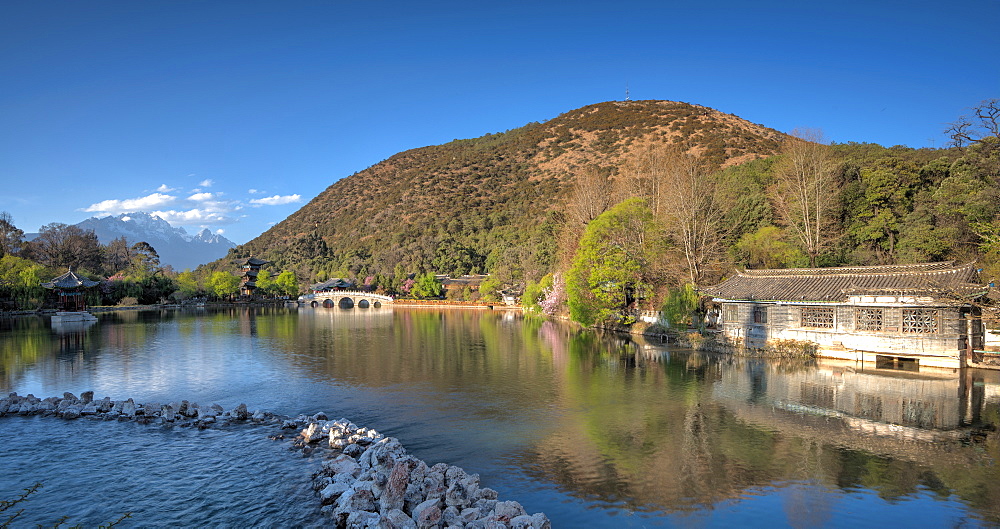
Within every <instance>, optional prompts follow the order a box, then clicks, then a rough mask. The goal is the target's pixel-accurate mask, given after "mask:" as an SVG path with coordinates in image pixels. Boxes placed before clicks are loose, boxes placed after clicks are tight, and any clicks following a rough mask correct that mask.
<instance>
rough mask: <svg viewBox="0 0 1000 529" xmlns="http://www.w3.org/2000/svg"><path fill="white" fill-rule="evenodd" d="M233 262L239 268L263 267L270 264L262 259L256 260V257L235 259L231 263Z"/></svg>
mask: <svg viewBox="0 0 1000 529" xmlns="http://www.w3.org/2000/svg"><path fill="white" fill-rule="evenodd" d="M233 262H234V263H236V264H238V265H240V266H264V265H266V264H268V263H270V262H271V261H265V260H263V259H257V258H256V257H247V258H244V259H237V260H236V261H233Z"/></svg>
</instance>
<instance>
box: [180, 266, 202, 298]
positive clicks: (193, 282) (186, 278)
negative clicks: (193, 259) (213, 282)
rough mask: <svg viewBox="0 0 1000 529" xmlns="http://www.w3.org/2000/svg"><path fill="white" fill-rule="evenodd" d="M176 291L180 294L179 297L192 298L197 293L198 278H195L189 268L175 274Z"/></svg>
mask: <svg viewBox="0 0 1000 529" xmlns="http://www.w3.org/2000/svg"><path fill="white" fill-rule="evenodd" d="M175 281H176V282H177V291H178V292H180V294H181V299H187V298H193V297H195V296H197V295H198V291H199V290H200V289H199V287H198V279H197V278H195V276H194V273H192V272H191V270H184V271H183V272H181V273H180V274H177V279H175Z"/></svg>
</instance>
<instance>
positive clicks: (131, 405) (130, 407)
mask: <svg viewBox="0 0 1000 529" xmlns="http://www.w3.org/2000/svg"><path fill="white" fill-rule="evenodd" d="M121 414H122V415H124V416H126V417H128V418H129V419H133V418H135V401H134V400H132V399H128V400H126V401H125V402H123V403H122V411H121Z"/></svg>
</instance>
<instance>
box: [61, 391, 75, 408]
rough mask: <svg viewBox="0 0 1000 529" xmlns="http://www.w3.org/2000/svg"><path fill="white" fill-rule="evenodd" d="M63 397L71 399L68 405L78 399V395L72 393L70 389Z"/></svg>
mask: <svg viewBox="0 0 1000 529" xmlns="http://www.w3.org/2000/svg"><path fill="white" fill-rule="evenodd" d="M63 398H64V399H66V400H68V401H69V402H68V403H67V406H68V405H70V404H73V403H74V402H76V400H77V399H76V395H74V394H72V393H70V392H68V391H67V392H65V393H63Z"/></svg>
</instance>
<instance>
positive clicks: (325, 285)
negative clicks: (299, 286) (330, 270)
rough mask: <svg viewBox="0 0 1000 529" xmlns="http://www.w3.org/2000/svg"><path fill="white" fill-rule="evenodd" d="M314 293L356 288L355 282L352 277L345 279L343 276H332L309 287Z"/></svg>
mask: <svg viewBox="0 0 1000 529" xmlns="http://www.w3.org/2000/svg"><path fill="white" fill-rule="evenodd" d="M309 290H311V291H312V292H313V293H316V292H335V291H341V290H354V282H353V281H351V280H350V279H344V278H342V277H331V278H330V279H327V280H326V281H323V282H321V283H316V284H315V285H311V286H310V287H309Z"/></svg>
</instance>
